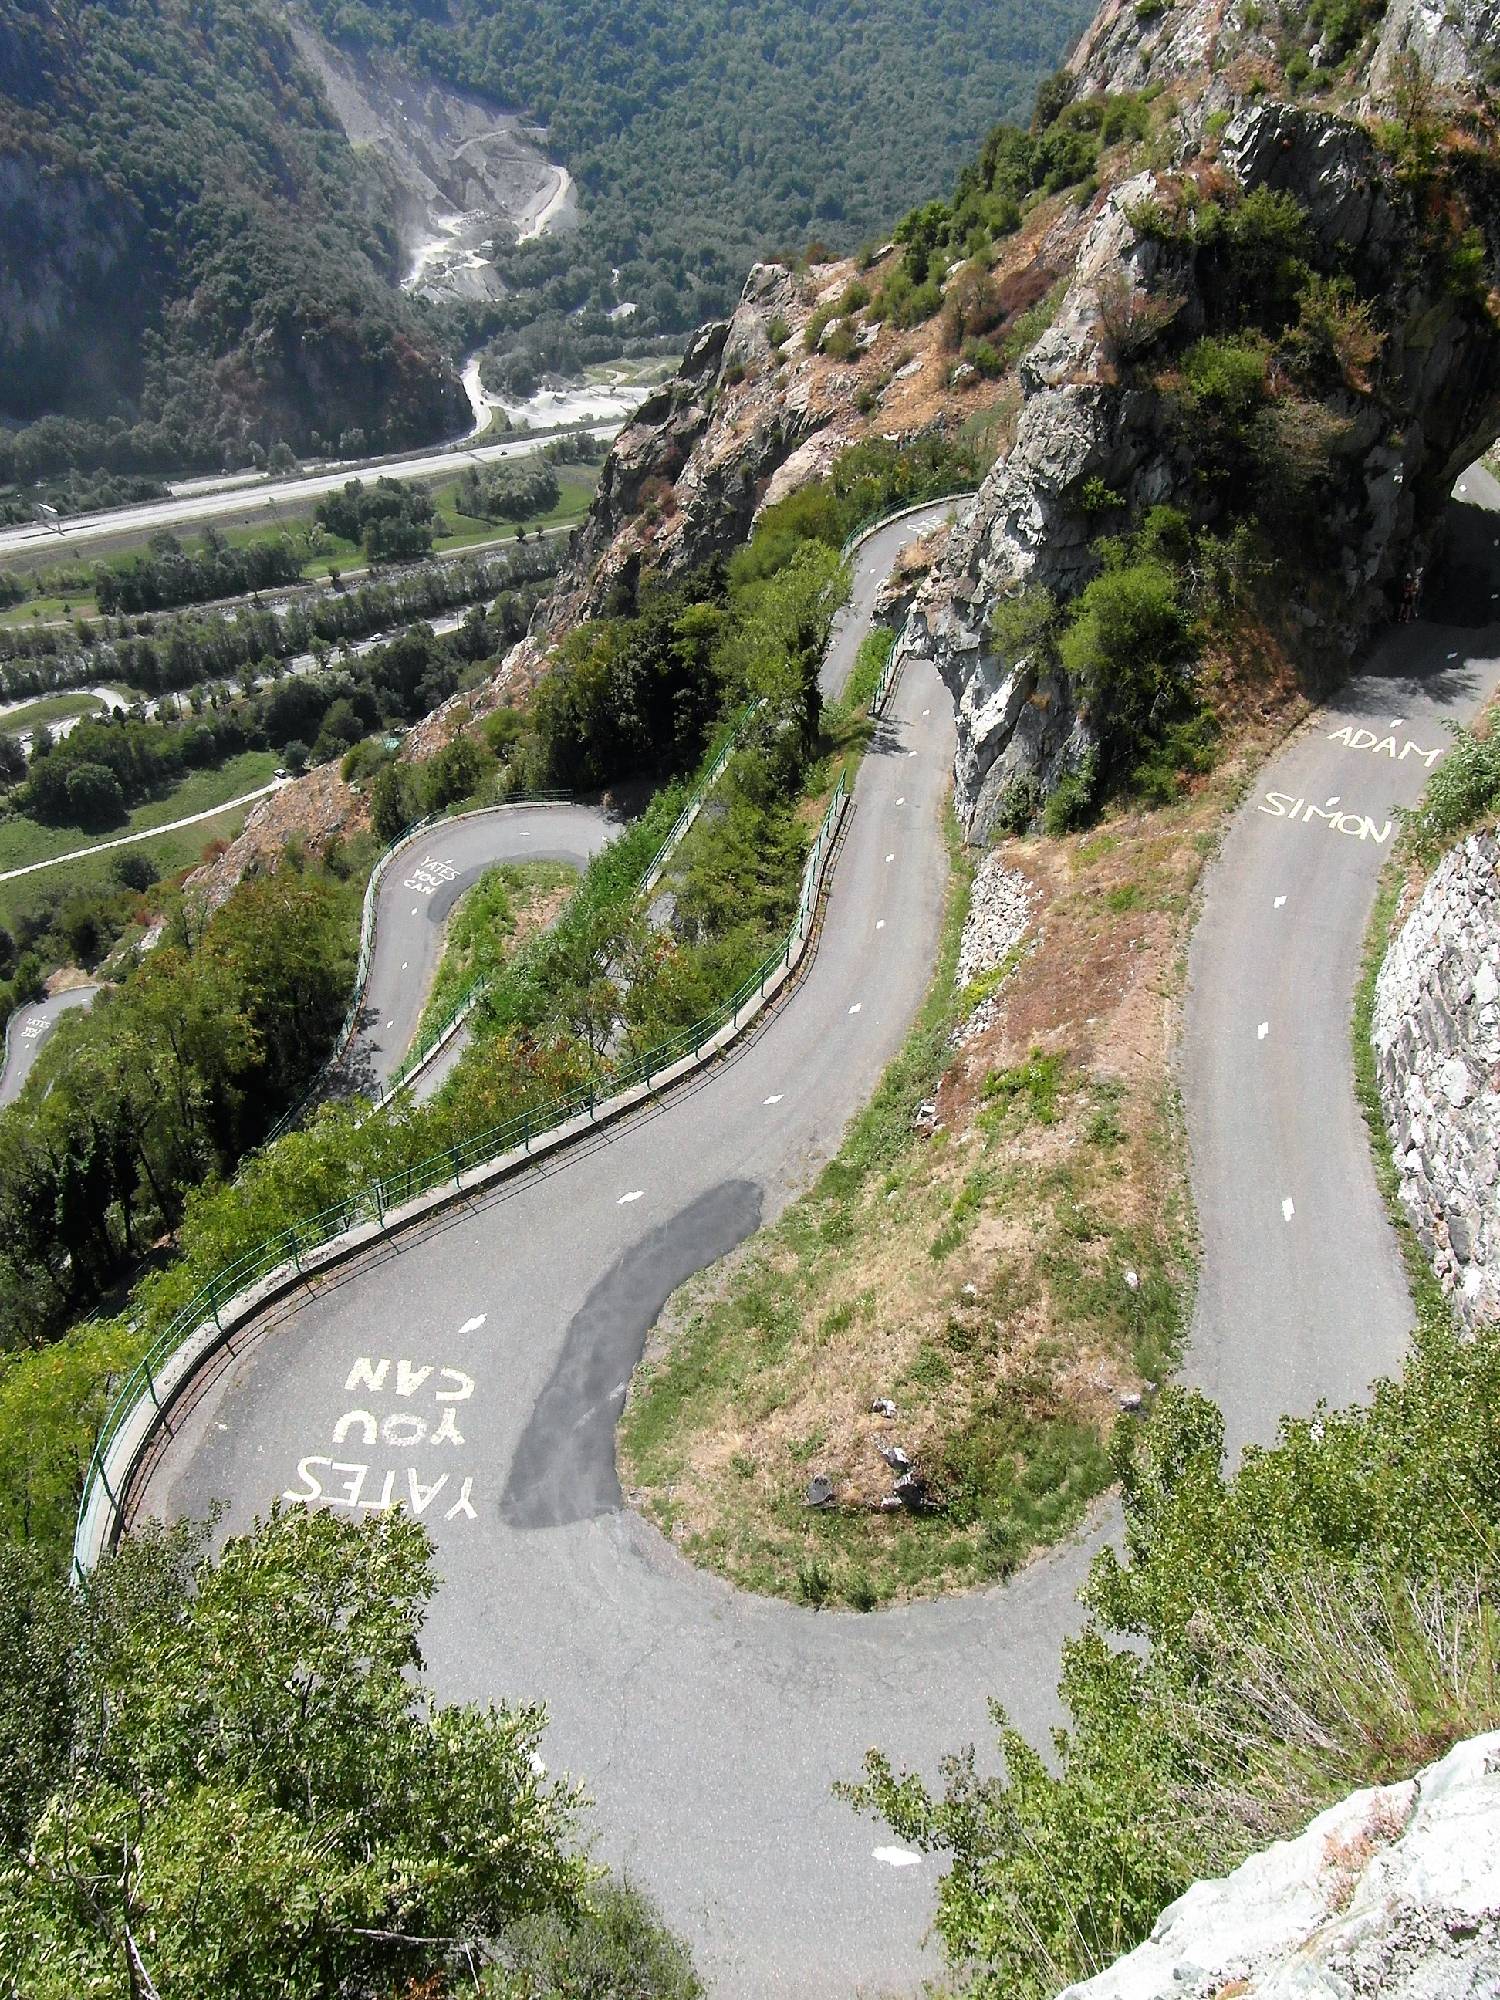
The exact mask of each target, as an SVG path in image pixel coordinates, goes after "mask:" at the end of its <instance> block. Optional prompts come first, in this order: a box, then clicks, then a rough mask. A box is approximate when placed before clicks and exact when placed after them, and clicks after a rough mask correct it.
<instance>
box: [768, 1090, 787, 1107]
mask: <svg viewBox="0 0 1500 2000" xmlns="http://www.w3.org/2000/svg"><path fill="white" fill-rule="evenodd" d="M785 1096H786V1092H785V1091H784V1090H778V1091H777V1093H776V1095H775V1096H774V1097H768V1098H767V1099H766V1103H767V1104H779V1103H780V1102H781V1100H782V1098H783V1097H785Z"/></svg>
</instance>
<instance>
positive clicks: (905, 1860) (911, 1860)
mask: <svg viewBox="0 0 1500 2000" xmlns="http://www.w3.org/2000/svg"><path fill="white" fill-rule="evenodd" d="M870 1852H871V1854H873V1855H874V1857H875V1859H876V1860H877V1861H883V1862H884V1863H885V1865H886V1867H887V1868H915V1867H916V1865H917V1863H918V1862H919V1861H920V1860H921V1859H922V1857H921V1855H920V1854H913V1853H912V1852H911V1851H910V1849H909V1848H905V1847H872V1848H871V1849H870Z"/></svg>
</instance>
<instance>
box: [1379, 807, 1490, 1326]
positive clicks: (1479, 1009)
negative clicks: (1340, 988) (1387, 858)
mask: <svg viewBox="0 0 1500 2000" xmlns="http://www.w3.org/2000/svg"><path fill="white" fill-rule="evenodd" d="M1373 1040H1374V1044H1375V1055H1376V1061H1377V1063H1378V1066H1379V1073H1380V1092H1381V1097H1382V1099H1383V1100H1384V1103H1385V1114H1386V1125H1387V1128H1388V1130H1389V1132H1390V1135H1391V1144H1392V1147H1393V1148H1394V1150H1395V1154H1396V1161H1397V1165H1398V1166H1399V1168H1400V1170H1401V1200H1402V1204H1403V1206H1404V1207H1405V1209H1406V1212H1407V1215H1408V1216H1409V1217H1410V1219H1411V1225H1412V1227H1413V1229H1415V1231H1416V1232H1417V1236H1418V1238H1419V1239H1420V1241H1421V1244H1422V1248H1423V1249H1424V1250H1425V1251H1426V1253H1427V1255H1428V1256H1429V1257H1430V1258H1431V1260H1432V1264H1433V1268H1434V1269H1435V1271H1436V1272H1437V1275H1438V1279H1439V1281H1440V1283H1441V1284H1442V1287H1443V1290H1444V1291H1445V1292H1446V1293H1447V1294H1448V1296H1449V1298H1450V1299H1451V1300H1452V1302H1453V1307H1454V1310H1455V1312H1456V1313H1457V1314H1458V1315H1459V1317H1460V1319H1461V1320H1462V1321H1463V1322H1464V1323H1465V1324H1466V1325H1468V1326H1471V1327H1472V1326H1478V1325H1480V1324H1481V1323H1487V1322H1493V1321H1500V836H1497V835H1495V834H1493V833H1489V834H1474V835H1473V836H1471V838H1469V839H1468V840H1465V841H1463V842H1461V843H1460V845H1459V846H1457V847H1455V848H1454V849H1453V851H1452V853H1451V854H1449V855H1448V856H1447V858H1446V859H1445V860H1444V861H1443V862H1442V864H1441V866H1440V867H1439V868H1438V869H1437V871H1436V873H1435V874H1434V875H1433V877H1432V880H1431V881H1430V882H1429V883H1428V884H1427V887H1426V888H1425V889H1424V890H1423V892H1422V895H1421V897H1420V898H1419V899H1418V902H1417V905H1416V908H1415V909H1414V910H1413V911H1412V913H1411V915H1410V916H1409V917H1408V918H1407V920H1406V922H1405V923H1404V924H1403V925H1402V927H1401V930H1400V933H1399V934H1398V936H1397V937H1396V939H1395V940H1394V942H1393V943H1392V945H1391V949H1390V951H1389V953H1388V954H1387V956H1386V961H1385V964H1384V965H1383V966H1382V967H1381V971H1380V979H1379V982H1378V984H1377V987H1376V997H1375V1020H1374V1024H1373Z"/></svg>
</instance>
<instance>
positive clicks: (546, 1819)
mask: <svg viewBox="0 0 1500 2000" xmlns="http://www.w3.org/2000/svg"><path fill="white" fill-rule="evenodd" d="M6 1570H7V1571H8V1574H7V1577H6V1581H7V1583H8V1584H10V1585H11V1586H12V1588H10V1589H8V1590H7V1591H6V1593H5V1595H6V1603H5V1605H4V1606H3V1607H0V1621H3V1626H4V1636H5V1638H6V1639H7V1641H9V1642H11V1643H9V1644H7V1645H6V1647H5V1649H4V1664H3V1667H0V1673H3V1675H4V1677H5V1679H8V1680H9V1681H11V1683H12V1686H11V1688H10V1689H8V1690H7V1692H8V1693H10V1694H11V1695H12V1696H13V1697H14V1699H13V1700H12V1701H7V1703H6V1720H5V1722H4V1723H3V1724H0V1731H3V1732H4V1734H3V1737H0V1740H3V1741H4V1747H5V1748H6V1749H7V1750H15V1751H18V1752H20V1753H21V1754H22V1758H23V1761H22V1762H20V1764H19V1765H17V1764H16V1763H13V1762H12V1761H11V1760H9V1759H7V1769H6V1771H5V1773H4V1775H3V1778H0V1831H3V1832H4V1833H5V1834H6V1835H7V1836H8V1838H7V1840H6V1848H5V1854H4V1864H3V1875H0V1936H3V1937H4V1939H5V1944H6V1960H7V1971H8V1973H9V1974H10V1976H11V1978H12V1979H13V1980H14V1982H15V1987H16V1989H17V1990H19V1991H23V1992H25V1993H26V1994H28V1995H29V1996H32V2000H54V1996H55V2000H65V1996H69V1997H70V1996H73V1995H76V1994H79V1993H85V1992H87V1993H92V1994H98V1995H101V1996H110V2000H113V1996H119V2000H127V1996H131V2000H134V1996H138V1995H145V1994H150V1993H157V1994H160V1995H161V1996H163V2000H167V1996H170V1995H174V1994H180V1995H183V1996H188V1995H198V1994H207V1993H214V1992H220V1993H225V1994H230V1995H234V1996H236V2000H240V1996H243V1997H244V2000H260V1997H261V1996H265V2000H271V1996H273V1995H274V1996H283V1995H289V1994H314V1993H318V1994H333V1993H337V1994H341V1995H348V1996H374V1995H377V1994H380V1995H383V1994H388V1993H392V1992H395V1991H398V1990H400V1991H411V1990H414V1989H415V1988H416V1987H418V1986H424V1987H426V1988H427V1990H431V1991H433V1992H439V1993H440V1992H445V1991H447V1990H448V1986H449V1981H450V1977H451V1976H452V1975H454V1974H456V1973H458V1972H460V1971H464V1972H466V1973H467V1975H468V1976H469V1977H470V1978H471V1977H472V1974H473V1972H474V1971H476V1970H477V1969H478V1967H479V1966H480V1965H481V1964H482V1963H483V1962H484V1961H485V1959H486V1957H487V1956H488V1946H489V1943H490V1940H492V1939H494V1938H495V1937H496V1936H498V1935H500V1934H502V1933H503V1932H504V1931H505V1930H506V1929H507V1927H509V1926H510V1925H512V1924H514V1923H516V1922H518V1921H519V1920H522V1919H526V1918H529V1917H535V1916H537V1915H540V1914H542V1913H552V1914H553V1915H555V1916H558V1917H561V1918H563V1919H564V1920H572V1921H575V1922H576V1921H577V1919H578V1918H579V1916H580V1915H581V1914H582V1910H583V1905H584V1897H585V1894H586V1891H587V1886H588V1882H589V1869H588V1867H587V1864H586V1863H585V1862H584V1860H583V1858H582V1856H581V1855H580V1854H579V1853H578V1852H577V1851H576V1848H575V1847H574V1845H573V1841H574V1835H575V1833H576V1828H577V1815H578V1807H579V1803H580V1801H579V1797H578V1795H577V1794H576V1793H575V1792H574V1791H572V1790H571V1789H569V1788H568V1787H566V1786H564V1785H562V1784H559V1783H556V1782H554V1781H551V1780H548V1779H546V1778H545V1777H544V1776H543V1775H542V1773H541V1767H540V1764H539V1761H538V1760H537V1757H536V1748H537V1745H538V1743H539V1741H540V1739H541V1734H542V1729H543V1724H544V1717H543V1715H542V1712H541V1711H540V1710H539V1709H536V1708H515V1709H512V1708H507V1707H500V1708H493V1707H492V1708H487V1709H478V1708H467V1707H456V1706H443V1705H440V1704H439V1703H438V1702H437V1701H436V1700H435V1698H434V1697H433V1696H432V1694H431V1693H430V1691H429V1690H428V1689H427V1688H426V1687H425V1686H424V1684H423V1680H422V1659H421V1654H420V1652H419V1650H418V1645H417V1635H418V1632H419V1630H420V1627H421V1623H422V1619H423V1615H424V1612H425V1607H426V1604H427V1601H428V1599H429V1598H430V1596H431V1594H432V1590H433V1585H434V1577H433V1570H432V1563H431V1544H430V1543H429V1541H428V1539H427V1535H426V1532H425V1530H424V1529H423V1528H422V1527H421V1526H420V1524H418V1523H417V1522H414V1521H412V1520H411V1519H410V1518H409V1517H408V1516H407V1515H406V1514H405V1513H403V1512H402V1511H401V1510H400V1509H396V1510H394V1511H392V1512H390V1513H387V1514H384V1515H380V1516H378V1517H373V1518H371V1519H368V1520H365V1521H362V1522H359V1523H357V1524H356V1523H353V1522H345V1521H341V1520H338V1519H336V1518H335V1517H334V1516H333V1515H332V1514H329V1513H326V1512H321V1513H306V1512H302V1511H300V1510H299V1511H295V1512H291V1513H284V1512H275V1513H273V1514H272V1516H271V1518H270V1519H269V1520H268V1521H267V1522H265V1523H263V1524H261V1525H259V1526H258V1527H257V1528H256V1529H255V1531H254V1532H252V1533H251V1534H250V1535H247V1536H244V1537H241V1538H238V1539H236V1540H233V1541H231V1542H229V1543H228V1544H227V1545H226V1546H225V1548H224V1549H223V1551H222V1553H221V1554H220V1555H219V1557H218V1559H217V1560H216V1561H210V1560H207V1559H206V1558H205V1557H204V1555H203V1554H202V1542H201V1535H200V1534H199V1533H197V1532H195V1531H193V1530H191V1529H186V1528H182V1529H177V1530H173V1531H171V1532H166V1533H163V1532H159V1531H157V1532H150V1533H147V1534H146V1535H144V1536H142V1537H138V1538H136V1539H135V1540H133V1541H131V1542H129V1543H127V1544H126V1546H125V1547H124V1548H123V1549H122V1551H121V1552H120V1554H119V1555H118V1556H116V1557H114V1558H112V1559H111V1560H110V1561H108V1562H106V1563H105V1564H104V1565H102V1566H101V1568H100V1570H99V1571H98V1572H96V1574H95V1576H94V1577H93V1579H91V1583H90V1588H89V1591H88V1594H87V1596H86V1597H85V1598H83V1599H81V1600H80V1599H69V1598H65V1597H64V1596H62V1595H61V1594H60V1592H59V1590H58V1588H57V1587H56V1586H53V1587H52V1588H51V1589H50V1590H49V1589H48V1588H47V1587H46V1584H45V1581H44V1580H43V1579H41V1578H40V1577H38V1576H36V1575H35V1574H34V1573H32V1574H28V1573H27V1572H26V1570H25V1568H24V1567H23V1565H22V1563H21V1562H20V1561H19V1560H18V1559H16V1558H13V1557H7V1559H6ZM64 1637H66V1638H70V1639H71V1643H70V1644H67V1645H66V1647H65V1648H64V1650H65V1654H66V1657H67V1658H68V1661H69V1666H70V1670H71V1671H70V1674H69V1675H68V1676H67V1677H63V1676H60V1675H59V1674H58V1672H57V1671H56V1667H55V1665H53V1666H51V1667H50V1670H49V1664H48V1663H49V1662H50V1661H51V1660H52V1659H53V1658H54V1655H55V1653H56V1651H57V1650H58V1641H59V1639H60V1638H64ZM39 1654H42V1655H44V1656H45V1657H44V1658H42V1659H41V1660H38V1657H37V1656H38V1655H39ZM34 1666H35V1667H36V1669H37V1670H38V1671H39V1672H40V1675H41V1679H40V1686H39V1687H33V1686H31V1685H26V1686H24V1687H22V1686H21V1685H20V1684H19V1683H20V1676H21V1674H22V1673H23V1672H27V1671H28V1670H30V1669H32V1668H33V1667H34ZM32 1739H36V1741H35V1743H33V1741H32ZM33 1750H34V1752H35V1754H34V1755H33V1754H31V1753H32V1752H33Z"/></svg>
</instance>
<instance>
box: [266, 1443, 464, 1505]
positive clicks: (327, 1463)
mask: <svg viewBox="0 0 1500 2000" xmlns="http://www.w3.org/2000/svg"><path fill="white" fill-rule="evenodd" d="M315 1467H321V1468H322V1469H323V1471H325V1472H327V1473H334V1474H338V1475H340V1476H341V1478H342V1485H341V1487H340V1489H339V1491H337V1492H334V1491H333V1490H332V1488H325V1487H324V1484H323V1481H322V1479H321V1478H320V1476H319V1474H318V1472H317V1471H315V1470H314V1468H315ZM369 1476H370V1468H369V1466H368V1465H346V1464H344V1463H343V1462H342V1461H341V1460H339V1459H335V1458H323V1457H320V1456H314V1457H311V1458H301V1459H298V1461H297V1477H298V1479H299V1480H300V1481H301V1482H302V1483H301V1485H300V1486H295V1487H293V1486H289V1487H288V1488H287V1490H286V1492H285V1493H284V1494H283V1496H282V1497H283V1499H286V1500H298V1501H301V1503H302V1504H303V1505H304V1506H307V1507H310V1506H311V1505H312V1504H313V1502H314V1501H315V1500H322V1501H324V1502H325V1503H326V1504H327V1505H328V1506H330V1507H368V1508H370V1509H371V1510H372V1511H374V1512H376V1513H381V1512H383V1511H384V1510H385V1509H386V1508H388V1507H391V1506H392V1505H395V1506H404V1507H405V1508H406V1509H407V1510H408V1512H410V1513H411V1514H412V1515H414V1516H415V1517H416V1519H417V1520H421V1518H422V1516H423V1515H424V1514H425V1513H426V1512H427V1509H428V1508H429V1507H430V1506H431V1505H432V1503H433V1501H434V1500H436V1499H437V1497H438V1495H439V1494H440V1493H442V1492H443V1491H444V1490H445V1489H446V1488H447V1486H448V1474H447V1473H446V1472H440V1473H439V1474H438V1476H437V1478H436V1479H435V1480H433V1481H432V1483H431V1484H430V1485H428V1486H424V1485H423V1484H422V1482H421V1480H420V1479H418V1477H417V1468H416V1467H415V1466H414V1465H409V1466H408V1467H407V1468H406V1488H405V1491H404V1493H403V1495H402V1497H401V1498H400V1499H397V1498H396V1480H397V1474H396V1473H395V1472H394V1471H391V1472H387V1473H386V1475H385V1477H384V1479H383V1480H382V1481H381V1486H380V1491H379V1493H378V1494H376V1496H375V1497H374V1499H371V1500H366V1499H365V1497H364V1490H365V1481H366V1480H367V1479H368V1478H369ZM473 1491H474V1481H473V1479H472V1478H471V1477H467V1476H466V1477H465V1478H464V1479H463V1480H462V1481H461V1483H460V1485H459V1488H458V1497H457V1498H456V1499H455V1500H454V1502H453V1504H452V1506H451V1507H449V1508H448V1510H447V1512H446V1513H445V1514H444V1515H443V1519H444V1520H445V1521H455V1520H458V1519H460V1518H462V1519H463V1520H465V1521H472V1520H474V1519H476V1518H477V1517H476V1515H475V1513H474V1505H473V1501H472V1500H471V1499H470V1497H469V1496H470V1495H471V1494H472V1493H473Z"/></svg>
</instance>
